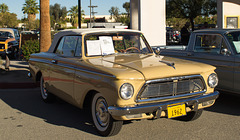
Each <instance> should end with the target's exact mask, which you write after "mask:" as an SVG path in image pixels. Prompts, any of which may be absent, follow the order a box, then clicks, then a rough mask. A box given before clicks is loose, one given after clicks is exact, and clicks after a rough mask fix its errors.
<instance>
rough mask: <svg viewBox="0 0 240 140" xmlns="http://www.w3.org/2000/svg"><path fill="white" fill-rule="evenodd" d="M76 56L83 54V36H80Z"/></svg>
mask: <svg viewBox="0 0 240 140" xmlns="http://www.w3.org/2000/svg"><path fill="white" fill-rule="evenodd" d="M75 56H77V57H81V56H82V37H81V36H80V37H79V38H78V42H77V47H76V52H75Z"/></svg>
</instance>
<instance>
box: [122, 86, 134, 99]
mask: <svg viewBox="0 0 240 140" xmlns="http://www.w3.org/2000/svg"><path fill="white" fill-rule="evenodd" d="M133 93H134V90H133V86H132V85H131V84H129V83H125V84H123V85H122V86H121V88H120V96H121V97H122V99H124V100H128V99H130V98H132V96H133Z"/></svg>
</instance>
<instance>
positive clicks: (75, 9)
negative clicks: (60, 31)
mask: <svg viewBox="0 0 240 140" xmlns="http://www.w3.org/2000/svg"><path fill="white" fill-rule="evenodd" d="M68 12H69V13H70V14H69V15H70V16H71V19H70V21H71V23H72V26H74V27H77V23H78V6H77V5H76V6H73V7H71V8H70V10H69V11H68Z"/></svg>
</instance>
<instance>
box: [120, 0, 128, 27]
mask: <svg viewBox="0 0 240 140" xmlns="http://www.w3.org/2000/svg"><path fill="white" fill-rule="evenodd" d="M123 8H124V9H125V10H126V13H122V16H121V17H120V21H121V22H122V23H124V24H125V25H127V26H128V27H130V2H125V3H124V4H123Z"/></svg>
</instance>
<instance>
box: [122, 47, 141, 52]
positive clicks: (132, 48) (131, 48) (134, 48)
mask: <svg viewBox="0 0 240 140" xmlns="http://www.w3.org/2000/svg"><path fill="white" fill-rule="evenodd" d="M129 50H137V51H138V52H141V51H140V50H139V49H138V48H137V47H130V48H127V49H126V50H125V52H127V51H129Z"/></svg>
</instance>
